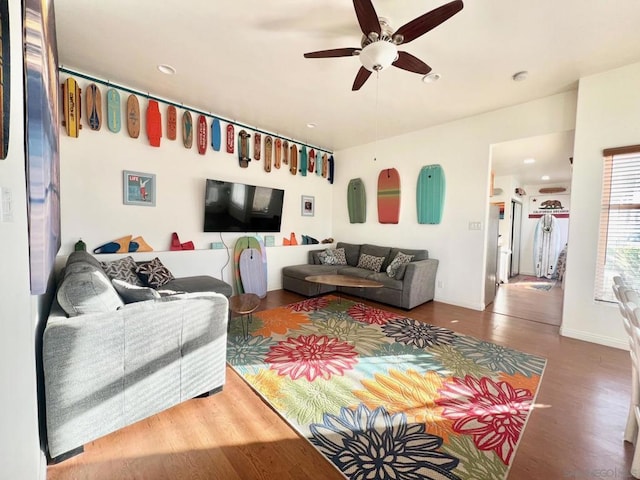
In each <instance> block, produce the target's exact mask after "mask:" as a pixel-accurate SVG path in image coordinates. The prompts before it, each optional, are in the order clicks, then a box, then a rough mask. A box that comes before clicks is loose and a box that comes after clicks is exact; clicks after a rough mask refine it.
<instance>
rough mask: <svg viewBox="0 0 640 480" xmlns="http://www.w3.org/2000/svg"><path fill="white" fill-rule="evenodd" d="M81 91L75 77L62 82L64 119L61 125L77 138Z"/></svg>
mask: <svg viewBox="0 0 640 480" xmlns="http://www.w3.org/2000/svg"><path fill="white" fill-rule="evenodd" d="M81 95H82V91H81V90H80V87H79V86H78V82H76V81H75V79H73V78H71V77H69V78H67V79H66V80H65V81H64V83H63V84H62V102H63V103H62V110H63V112H64V120H63V121H62V125H64V127H65V128H66V129H67V135H69V136H70V137H73V138H77V137H78V135H79V134H80V129H81V128H82V125H80V117H81V116H82V114H81V113H80V112H81V111H82V107H81V102H82V100H81V98H80V97H81Z"/></svg>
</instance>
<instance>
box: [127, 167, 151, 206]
mask: <svg viewBox="0 0 640 480" xmlns="http://www.w3.org/2000/svg"><path fill="white" fill-rule="evenodd" d="M123 181H124V184H123V191H124V204H125V205H144V206H147V207H155V206H156V176H155V174H153V173H141V172H130V171H128V170H125V171H124V172H123Z"/></svg>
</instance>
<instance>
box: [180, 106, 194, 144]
mask: <svg viewBox="0 0 640 480" xmlns="http://www.w3.org/2000/svg"><path fill="white" fill-rule="evenodd" d="M182 144H183V145H184V148H191V146H192V145H193V118H191V112H190V111H189V110H186V111H185V112H184V113H183V114H182Z"/></svg>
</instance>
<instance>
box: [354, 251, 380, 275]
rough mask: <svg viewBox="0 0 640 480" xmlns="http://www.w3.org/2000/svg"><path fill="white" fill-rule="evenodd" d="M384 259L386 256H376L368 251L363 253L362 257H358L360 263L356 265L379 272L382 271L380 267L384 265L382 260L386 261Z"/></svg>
mask: <svg viewBox="0 0 640 480" xmlns="http://www.w3.org/2000/svg"><path fill="white" fill-rule="evenodd" d="M384 259H385V257H375V256H373V255H369V254H367V253H361V254H360V258H359V259H358V265H356V267H358V268H365V269H367V270H371V271H372V272H376V273H377V272H379V271H380V267H382V262H384Z"/></svg>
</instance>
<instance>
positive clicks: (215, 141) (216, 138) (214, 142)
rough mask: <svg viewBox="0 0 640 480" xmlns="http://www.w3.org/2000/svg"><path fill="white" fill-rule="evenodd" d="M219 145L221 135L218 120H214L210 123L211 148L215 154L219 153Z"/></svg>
mask: <svg viewBox="0 0 640 480" xmlns="http://www.w3.org/2000/svg"><path fill="white" fill-rule="evenodd" d="M221 143H222V133H221V131H220V120H218V119H217V118H214V119H213V122H211V146H212V147H213V149H214V150H215V151H216V152H219V151H220V144H221Z"/></svg>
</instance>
